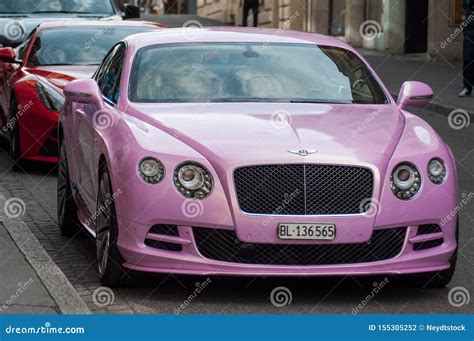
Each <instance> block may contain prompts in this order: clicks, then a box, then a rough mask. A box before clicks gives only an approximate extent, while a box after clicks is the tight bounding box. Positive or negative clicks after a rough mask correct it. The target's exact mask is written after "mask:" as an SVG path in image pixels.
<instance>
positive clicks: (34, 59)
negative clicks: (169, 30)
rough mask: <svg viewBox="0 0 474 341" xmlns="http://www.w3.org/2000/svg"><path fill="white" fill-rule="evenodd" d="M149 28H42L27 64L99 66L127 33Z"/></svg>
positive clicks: (107, 26) (105, 26) (106, 26)
mask: <svg viewBox="0 0 474 341" xmlns="http://www.w3.org/2000/svg"><path fill="white" fill-rule="evenodd" d="M151 29H152V28H149V27H113V26H109V25H104V26H102V27H101V26H92V27H86V26H83V27H67V28H60V29H45V30H44V31H42V32H41V33H40V34H39V36H38V38H37V39H36V41H35V44H34V48H33V50H32V51H31V54H30V59H29V62H28V64H29V65H30V66H47V65H98V64H100V63H101V62H102V59H104V57H105V55H106V54H107V52H109V51H110V49H111V48H112V46H114V45H115V44H117V43H118V42H119V41H120V40H122V39H123V38H125V37H126V36H128V35H130V34H133V33H137V32H144V31H148V30H151Z"/></svg>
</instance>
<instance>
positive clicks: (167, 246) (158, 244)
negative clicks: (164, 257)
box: [145, 239, 183, 252]
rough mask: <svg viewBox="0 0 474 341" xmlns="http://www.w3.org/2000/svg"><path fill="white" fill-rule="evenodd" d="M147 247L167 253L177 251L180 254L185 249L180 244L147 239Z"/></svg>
mask: <svg viewBox="0 0 474 341" xmlns="http://www.w3.org/2000/svg"><path fill="white" fill-rule="evenodd" d="M145 245H146V246H150V247H153V248H155V249H161V250H166V251H175V252H179V251H182V250H183V247H182V246H181V245H180V244H175V243H168V242H162V241H159V240H153V239H145Z"/></svg>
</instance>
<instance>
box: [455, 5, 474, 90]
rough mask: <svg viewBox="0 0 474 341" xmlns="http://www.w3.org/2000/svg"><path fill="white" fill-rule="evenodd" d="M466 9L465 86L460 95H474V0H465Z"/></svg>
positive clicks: (464, 45)
mask: <svg viewBox="0 0 474 341" xmlns="http://www.w3.org/2000/svg"><path fill="white" fill-rule="evenodd" d="M463 7H464V11H465V19H464V23H463V26H464V42H463V50H464V51H463V81H464V87H463V89H462V91H461V92H460V93H459V97H468V96H471V95H472V87H473V86H474V0H463Z"/></svg>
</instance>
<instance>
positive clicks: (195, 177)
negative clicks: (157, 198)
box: [173, 162, 213, 199]
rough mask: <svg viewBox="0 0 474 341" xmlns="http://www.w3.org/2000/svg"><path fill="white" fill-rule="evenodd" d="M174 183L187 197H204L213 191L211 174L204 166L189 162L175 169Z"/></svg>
mask: <svg viewBox="0 0 474 341" xmlns="http://www.w3.org/2000/svg"><path fill="white" fill-rule="evenodd" d="M173 180H174V184H175V186H176V188H177V189H178V191H179V192H180V193H181V194H182V195H184V196H185V197H186V198H194V199H204V198H205V197H207V196H208V195H209V194H210V193H211V191H212V186H213V183H212V177H211V174H210V173H209V172H208V171H207V169H206V168H204V167H203V166H201V165H199V164H197V163H192V162H187V163H184V164H182V165H180V166H178V167H177V168H176V170H175V171H174V179H173Z"/></svg>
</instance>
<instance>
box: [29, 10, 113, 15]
mask: <svg viewBox="0 0 474 341" xmlns="http://www.w3.org/2000/svg"><path fill="white" fill-rule="evenodd" d="M31 13H33V14H42V13H60V14H97V15H104V14H101V13H92V12H77V11H33V12H31Z"/></svg>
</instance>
